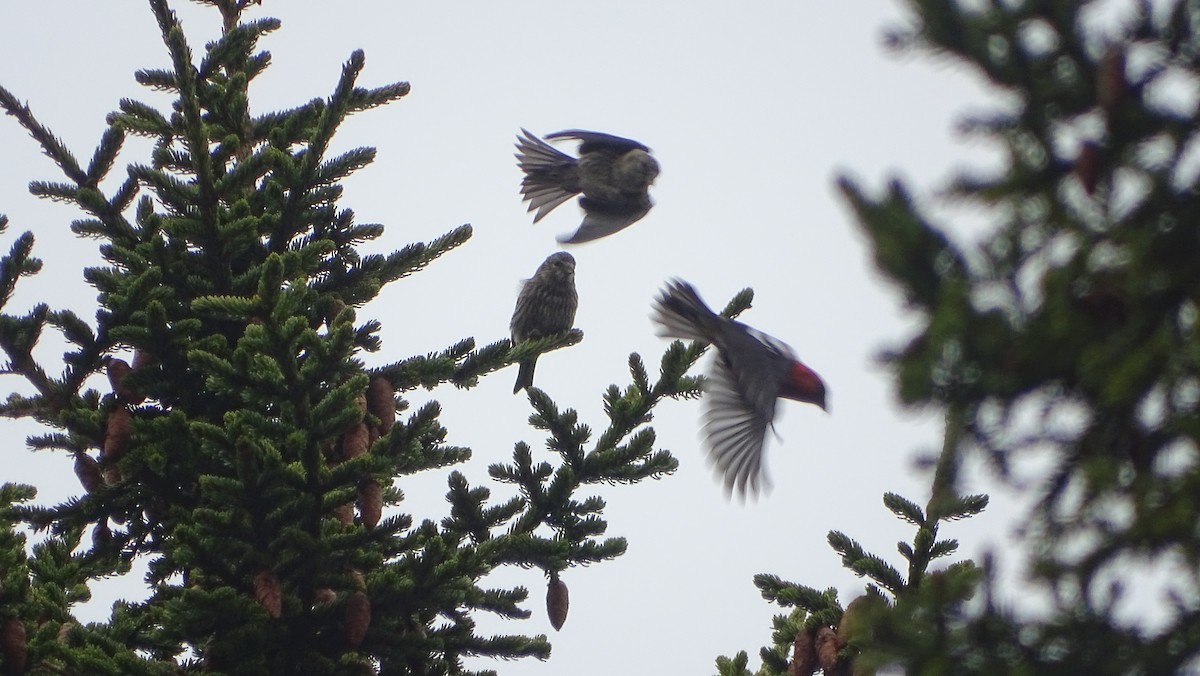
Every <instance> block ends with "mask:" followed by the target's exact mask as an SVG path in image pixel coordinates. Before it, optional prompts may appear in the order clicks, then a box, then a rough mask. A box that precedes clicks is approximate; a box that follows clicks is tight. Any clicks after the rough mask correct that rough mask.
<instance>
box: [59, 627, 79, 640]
mask: <svg viewBox="0 0 1200 676" xmlns="http://www.w3.org/2000/svg"><path fill="white" fill-rule="evenodd" d="M75 627H76V624H75V623H74V622H63V623H62V625H61V626H60V627H59V628H58V642H59V643H65V642H66V640H67V639H68V638H70V637H71V630H72V629H74V628H75Z"/></svg>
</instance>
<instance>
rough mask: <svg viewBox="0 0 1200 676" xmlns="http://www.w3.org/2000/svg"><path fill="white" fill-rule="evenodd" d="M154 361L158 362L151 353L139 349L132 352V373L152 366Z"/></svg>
mask: <svg viewBox="0 0 1200 676" xmlns="http://www.w3.org/2000/svg"><path fill="white" fill-rule="evenodd" d="M156 361H158V358H157V357H155V356H154V353H152V352H148V351H146V350H143V349H140V348H139V349H137V350H134V351H133V366H132V368H133V370H134V371H136V370H138V369H140V368H145V367H147V366H149V365H151V364H153V363H154V362H156Z"/></svg>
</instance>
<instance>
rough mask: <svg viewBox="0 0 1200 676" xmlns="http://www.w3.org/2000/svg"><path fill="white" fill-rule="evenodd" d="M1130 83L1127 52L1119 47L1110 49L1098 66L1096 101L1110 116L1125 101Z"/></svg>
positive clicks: (1101, 58)
mask: <svg viewBox="0 0 1200 676" xmlns="http://www.w3.org/2000/svg"><path fill="white" fill-rule="evenodd" d="M1128 91H1129V82H1128V81H1127V80H1126V79H1125V52H1124V50H1122V49H1121V48H1120V47H1119V46H1116V45H1113V46H1110V47H1109V48H1108V51H1106V52H1105V53H1104V56H1102V57H1100V63H1099V64H1098V65H1097V66H1096V101H1097V102H1099V104H1100V108H1101V109H1103V110H1104V112H1105V113H1106V114H1108V115H1110V116H1111V115H1112V114H1113V113H1114V112H1115V111H1116V109H1117V106H1119V105H1121V102H1122V101H1124V100H1125V94H1126V93H1128Z"/></svg>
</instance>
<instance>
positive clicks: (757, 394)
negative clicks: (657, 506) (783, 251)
mask: <svg viewBox="0 0 1200 676" xmlns="http://www.w3.org/2000/svg"><path fill="white" fill-rule="evenodd" d="M653 317H654V320H655V321H656V322H657V323H658V325H659V335H660V336H664V337H669V338H679V339H682V340H698V341H701V342H704V343H708V344H710V345H712V346H714V347H716V348H717V359H716V363H715V364H714V365H713V368H712V372H711V373H709V375H708V378H707V379H706V381H705V386H704V389H705V393H704V398H705V402H706V404H705V411H704V433H705V445H706V446H707V448H708V458H709V461H710V462H711V463H712V464H713V465H715V467H716V469H717V471H718V472H719V473H720V474H721V475H722V477H723V480H724V483H725V491H726V493H734V492H736V493H738V494H739V496H743V497H744V496H745V495H746V494H750V495H756V494H757V493H758V491H759V487H760V485H761V486H762V487H764V488H766V487H769V486H770V480H769V479H768V478H767V475H766V470H765V469H764V467H763V446H764V443H765V441H766V433H767V428H768V427H772V423H773V421H774V420H775V403H776V401H777V400H778V399H779V398H780V397H783V398H784V399H792V400H794V401H801V402H806V403H809V404H815V405H816V406H820V407H821V409H823V410H828V409H827V408H826V405H825V383H824V382H823V381H822V380H821V377H820V376H818V375H817V374H816V372H815V371H813V370H812V369H810V368H809V367H807V366H805V365H804V364H803V363H801V362H800V360H799V359H797V358H796V355H795V353H794V352H792V350H791V348H789V347H788V346H787V345H785V344H784V343H782V342H780V341H778V340H776V339H774V338H772V337H770V336H768V335H766V334H765V333H762V332H760V331H756V330H755V329H752V328H750V327H749V326H746V325H745V324H743V323H741V322H738V321H734V320H732V319H727V318H725V317H722V316H721V315H719V314H717V313H715V312H713V311H712V310H711V309H709V307H708V306H707V305H705V304H704V301H703V300H701V299H700V295H699V294H698V293H696V289H695V288H694V287H692V285H691V284H688V283H687V282H684V281H679V280H674V281H672V282H670V283H669V284H668V285H667V287H666V289H664V290H663V291H662V292H661V294H660V295H659V296H658V298H657V299H656V301H655V305H654V315H653Z"/></svg>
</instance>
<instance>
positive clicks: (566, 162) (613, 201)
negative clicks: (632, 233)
mask: <svg viewBox="0 0 1200 676" xmlns="http://www.w3.org/2000/svg"><path fill="white" fill-rule="evenodd" d="M521 132H522V133H523V134H524V136H520V135H518V136H517V144H516V145H517V153H516V157H517V166H519V167H520V168H521V171H523V172H524V173H525V178H524V179H522V181H521V194H522V195H524V200H525V201H528V202H529V209H528V210H529V211H533V210H535V209H536V210H537V214H535V215H534V217H533V222H534V223H537V222H538V221H540V220H542V218H543V217H545V215H546V214H548V213H550V212H551V211H552V210H553V209H554V208H555V207H557V206H558V205H560V204H562V203H563V202H566V201H567V200H569V199H571V198H572V197H574V196H575V195H581V197H580V198H579V206H580V207H582V208H583V213H584V216H583V222H582V223H581V224H580V226H579V229H578V230H576V231H575V233H574V234H572V235H571V236H570V237H559V238H558V241H559V242H561V243H563V244H579V243H581V242H590V241H592V240H594V239H599V238H601V237H606V236H608V235H611V234H613V233H614V232H617V231H619V230H624V229H625V228H627V227H629V226H630V225H633V224H634V223H636V222H637V221H638V220H640V219H641V218H642V217H643V216H645V215H646V214H647V213H648V212H649V211H650V208H651V207H652V206H654V201H653V200H651V199H650V195H649V193H648V192H647V191H648V190H649V188H650V184H651V183H653V182H654V178H655V177H656V176H658V162H657V161H655V159H654V158H653V157H651V156H650V149H649V148H647V147H646V146H644V145H642V144H641V143H638V142H637V141H633V140H630V139H627V138H621V137H620V136H613V135H612V134H604V133H601V132H596V131H582V130H579V129H569V130H567V131H560V132H555V133H553V134H547V135H546V138H547V139H550V140H558V139H574V140H577V141H579V157H578V158H575V157H571V156H570V155H568V154H566V153H564V152H562V151H560V150H558V149H557V148H555V147H554V146H552V145H550V144H549V143H546V142H545V141H543V140H542V139H539V138H538V137H537V136H534V135H533V134H531V133H530V132H529V131H528V130H526V129H522V130H521Z"/></svg>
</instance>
